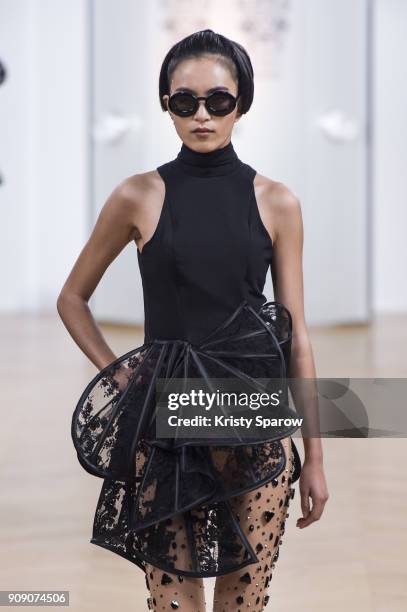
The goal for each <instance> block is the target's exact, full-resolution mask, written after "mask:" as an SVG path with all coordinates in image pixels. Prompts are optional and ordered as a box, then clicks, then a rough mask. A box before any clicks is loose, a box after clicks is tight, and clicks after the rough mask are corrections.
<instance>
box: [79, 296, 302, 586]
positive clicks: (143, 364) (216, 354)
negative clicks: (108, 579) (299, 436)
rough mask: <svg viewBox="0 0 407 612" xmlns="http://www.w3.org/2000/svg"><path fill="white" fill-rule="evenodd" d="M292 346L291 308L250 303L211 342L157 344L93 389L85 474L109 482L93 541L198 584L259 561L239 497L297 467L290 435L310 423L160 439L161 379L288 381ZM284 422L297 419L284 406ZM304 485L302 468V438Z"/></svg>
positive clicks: (86, 421)
mask: <svg viewBox="0 0 407 612" xmlns="http://www.w3.org/2000/svg"><path fill="white" fill-rule="evenodd" d="M291 337H292V322H291V315H290V313H289V311H288V310H287V309H286V308H285V306H283V305H282V304H280V303H278V302H266V303H265V304H263V306H262V307H261V308H260V310H259V311H258V312H256V311H255V310H254V309H253V308H252V307H251V306H250V305H249V304H248V303H247V301H243V302H242V303H241V304H240V305H239V307H238V308H237V309H236V310H235V312H234V313H233V314H232V315H231V316H230V317H229V318H228V319H227V320H226V321H224V323H223V324H222V325H220V326H219V327H217V328H216V329H215V330H214V331H213V332H211V334H209V335H208V336H207V337H206V338H205V339H204V340H203V341H202V342H201V343H200V344H199V345H193V344H191V343H190V342H187V341H185V340H162V339H154V340H152V341H151V342H148V343H145V344H143V345H142V346H140V347H137V348H135V349H133V350H131V351H129V352H128V353H126V354H125V355H122V356H121V357H119V358H117V359H116V360H115V361H114V362H112V363H111V364H109V365H108V366H107V367H106V368H104V369H103V370H101V371H100V372H99V373H98V374H97V376H95V378H94V379H93V380H92V381H91V382H90V383H89V384H88V385H87V387H86V389H85V390H84V392H83V393H82V395H81V397H80V399H79V402H78V404H77V406H76V409H75V411H74V413H73V416H72V428H71V435H72V440H73V443H74V446H75V448H76V451H77V456H78V460H79V462H80V463H81V465H82V467H83V468H84V469H85V470H86V471H87V472H89V473H90V474H92V475H94V476H98V477H100V478H103V485H102V488H101V492H100V496H99V500H98V503H97V507H96V512H95V517H94V522H93V533H92V538H91V540H90V542H91V543H93V544H96V545H98V546H102V547H103V548H106V549H108V550H111V551H113V552H115V553H117V554H119V555H121V556H123V557H124V558H126V559H128V560H129V561H131V562H133V563H135V564H136V565H138V566H139V567H140V568H141V569H143V570H144V569H145V564H146V563H150V564H151V565H154V566H156V567H158V568H161V569H162V570H164V571H168V572H172V573H177V574H180V575H188V576H194V577H207V576H218V575H223V574H226V573H229V572H232V571H235V570H238V569H241V568H242V567H244V566H246V565H248V564H250V563H256V562H258V558H257V556H256V553H255V552H254V550H253V548H252V547H251V546H250V544H249V542H248V540H247V538H246V537H245V535H244V533H243V531H242V529H241V527H240V526H239V522H238V520H237V518H236V516H235V515H234V513H233V512H232V510H231V507H230V504H229V502H228V500H229V499H230V498H231V497H233V496H236V495H240V494H243V493H245V492H249V491H251V490H254V489H256V488H258V487H260V486H262V485H264V484H266V483H268V482H270V481H272V480H273V479H275V478H276V477H277V476H278V475H279V474H281V472H282V471H283V470H284V469H285V467H286V463H287V457H286V454H285V451H284V446H283V444H282V443H281V440H282V439H283V438H286V437H287V436H291V434H293V433H294V431H296V430H297V429H298V427H299V426H298V425H293V424H290V425H284V424H283V425H281V426H280V427H278V428H277V427H273V430H272V432H271V431H267V430H265V433H264V434H263V436H262V437H259V438H254V439H253V438H244V437H242V435H241V434H239V435H237V436H236V438H233V437H228V438H227V439H225V440H222V439H217V440H214V439H204V438H199V437H196V438H189V439H185V438H180V437H177V435H174V437H173V438H157V436H156V421H155V416H156V412H155V411H156V382H157V380H158V379H161V380H162V379H164V380H171V379H181V380H182V379H199V380H201V381H203V382H208V381H210V380H212V379H225V378H234V379H236V380H237V379H241V380H242V381H244V382H245V384H249V386H250V385H251V384H252V385H253V387H254V388H257V389H258V382H257V381H258V380H264V379H271V378H284V377H285V376H286V372H287V371H288V366H289V359H290V350H291ZM278 416H282V417H284V416H290V417H293V416H295V413H293V412H292V411H291V410H290V409H289V408H288V406H283V408H282V409H281V410H280V412H279V414H278ZM291 450H292V453H293V459H294V469H293V472H292V474H291V475H290V477H289V479H290V481H291V483H294V482H295V481H296V480H297V479H298V478H299V476H300V473H301V461H300V457H299V454H298V451H297V448H296V446H295V443H294V441H293V440H292V438H291Z"/></svg>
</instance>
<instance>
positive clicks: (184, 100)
mask: <svg viewBox="0 0 407 612" xmlns="http://www.w3.org/2000/svg"><path fill="white" fill-rule="evenodd" d="M169 107H170V110H171V111H172V112H173V113H175V114H176V115H180V116H181V117H182V116H187V115H191V114H192V113H194V111H195V99H194V97H193V96H191V94H188V93H177V94H174V95H173V96H171V98H170V100H169Z"/></svg>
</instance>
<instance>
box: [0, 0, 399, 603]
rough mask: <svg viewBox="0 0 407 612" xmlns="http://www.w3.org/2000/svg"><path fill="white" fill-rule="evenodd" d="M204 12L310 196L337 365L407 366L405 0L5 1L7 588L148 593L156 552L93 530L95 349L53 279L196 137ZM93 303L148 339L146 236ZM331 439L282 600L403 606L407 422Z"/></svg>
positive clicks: (332, 367)
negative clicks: (164, 74) (76, 419)
mask: <svg viewBox="0 0 407 612" xmlns="http://www.w3.org/2000/svg"><path fill="white" fill-rule="evenodd" d="M207 27H209V28H212V29H214V30H215V31H217V32H220V33H222V34H224V35H226V36H228V37H230V38H232V39H234V40H236V41H238V42H240V43H241V44H243V46H244V47H245V48H246V49H247V51H248V52H249V54H250V56H251V59H252V63H253V67H254V72H255V97H254V103H253V106H252V108H251V110H250V112H249V113H248V114H247V115H246V116H245V117H244V118H243V119H242V120H241V121H240V122H239V123H238V124H237V126H236V128H235V131H234V133H233V137H232V142H233V144H234V147H235V149H236V152H237V153H238V155H239V157H240V158H241V159H242V160H243V161H245V162H247V163H249V164H250V165H251V166H253V167H254V168H255V169H256V170H258V171H259V172H260V173H261V174H264V175H266V176H268V177H270V178H272V179H274V180H278V181H282V182H283V183H285V184H286V185H287V186H288V187H289V188H290V189H291V190H292V191H293V192H294V193H295V194H296V195H297V196H298V198H299V199H300V202H301V206H302V214H303V220H304V289H305V294H304V299H305V315H306V320H307V323H308V325H309V329H310V335H311V341H312V344H313V348H314V353H315V360H316V366H317V373H318V375H319V376H320V377H323V376H337V377H341V376H344V377H348V376H353V377H357V376H361V377H384V376H386V377H406V371H407V362H406V358H405V351H404V348H405V346H406V339H407V284H406V280H405V279H406V267H407V240H406V239H405V235H406V231H407V206H406V204H407V172H406V170H407V165H406V160H407V111H406V109H407V63H406V59H405V58H406V57H407V36H406V33H407V2H406V1H405V0H262V1H261V0H222V2H219V1H215V0H188V1H187V0H144V1H143V0H93V1H92V0H0V206H1V208H0V210H1V229H2V232H1V240H0V265H1V270H2V275H1V276H2V282H1V285H2V287H1V291H0V334H1V353H2V355H1V358H2V362H1V371H2V374H3V376H2V391H3V393H2V395H3V402H2V408H1V411H2V412H1V414H2V428H1V447H0V458H1V473H0V478H1V487H2V501H1V508H0V513H1V514H0V518H1V521H0V530H1V539H2V558H1V564H2V565H1V572H0V589H4V590H5V589H17V588H18V589H20V590H24V589H50V590H55V589H69V590H70V601H71V603H70V605H71V607H72V608H73V609H75V610H80V611H82V610H84V611H87V610H99V611H102V610H105V609H106V610H108V609H110V608H111V606H112V604H117V605H120V607H121V609H122V610H123V611H125V610H142V609H146V604H145V600H146V590H145V584H144V577H143V575H142V573H141V571H140V570H139V569H137V568H136V567H135V566H134V567H133V566H132V565H131V564H130V563H129V562H128V561H126V560H124V559H122V558H120V557H119V556H115V555H113V554H112V553H110V552H108V551H105V550H102V549H100V548H97V547H95V546H91V545H90V544H89V543H88V540H89V538H90V535H91V533H90V532H91V522H92V513H93V511H94V507H95V505H96V496H97V494H98V491H99V489H100V486H101V481H99V479H97V478H92V477H91V476H89V475H88V474H86V473H85V472H84V471H83V470H82V468H81V467H80V466H79V464H78V463H77V462H76V456H75V453H74V451H73V447H72V446H71V440H70V418H71V414H72V412H73V410H74V407H75V404H76V401H77V400H78V399H79V396H80V394H81V392H82V390H83V389H84V387H85V386H86V384H87V383H88V382H89V380H90V379H91V377H93V376H94V375H95V374H96V370H95V368H94V366H93V365H92V364H90V363H89V361H88V360H87V359H86V357H85V356H84V355H83V354H82V353H81V352H80V350H79V349H78V347H77V346H76V345H75V344H74V343H73V341H72V339H71V338H70V337H69V335H68V333H67V331H66V329H65V328H64V327H63V324H62V322H61V321H60V319H59V318H58V316H57V312H56V299H57V297H58V293H59V291H60V290H61V288H62V285H63V283H64V281H65V279H66V277H67V276H68V274H69V272H70V270H71V268H72V266H73V264H74V262H75V260H76V258H77V256H78V255H79V252H80V250H81V249H82V247H83V245H84V244H85V242H86V240H87V238H88V237H89V234H90V232H91V230H92V228H93V225H94V223H95V221H96V218H97V215H98V213H99V211H100V209H101V207H102V206H103V204H104V202H105V200H106V198H107V197H108V195H109V194H110V192H111V191H112V190H113V188H114V187H115V186H116V185H117V184H118V183H119V182H120V181H122V180H123V179H124V178H125V177H126V176H129V175H132V174H135V173H138V172H144V171H147V170H151V169H154V168H155V167H157V166H158V165H160V164H162V163H164V162H166V161H169V160H170V159H173V158H174V157H175V156H176V155H177V153H178V151H179V149H180V147H181V144H182V143H181V142H180V141H179V138H178V136H177V134H176V132H175V130H174V129H173V125H172V122H171V121H170V119H169V116H168V114H167V113H163V112H162V111H161V108H160V106H159V100H158V74H159V70H160V66H161V63H162V61H163V59H164V56H165V54H166V53H167V51H168V49H169V48H170V46H172V44H174V43H175V42H176V41H178V40H179V39H181V38H183V37H184V36H186V35H188V34H190V33H192V32H194V31H196V30H200V29H203V28H207ZM266 295H267V296H268V298H269V299H273V293H272V283H271V277H270V275H269V278H268V281H267V285H266ZM90 306H91V309H92V312H93V314H94V316H95V318H96V319H97V321H98V322H99V323H100V324H101V326H102V330H103V332H104V334H105V336H106V338H107V339H108V341H109V342H110V343H111V346H112V348H113V350H114V351H115V353H116V354H117V355H119V354H122V353H124V352H126V351H127V350H129V349H130V348H133V347H134V346H137V345H138V344H141V343H142V337H143V296H142V287H141V279H140V275H139V270H138V264H137V254H136V245H135V243H134V242H132V243H130V244H129V245H128V246H127V247H126V248H125V249H124V250H123V252H122V253H121V254H120V256H119V257H118V258H117V259H116V260H115V261H114V262H113V263H112V264H111V266H110V267H109V269H108V270H107V272H106V274H105V276H104V277H103V279H102V281H101V282H100V284H99V286H98V288H97V290H96V292H95V294H94V295H93V296H92V298H91V301H90ZM163 307H164V305H163ZM324 446H326V460H325V463H326V471H327V474H328V477H329V478H328V486H329V489H330V493H331V499H330V500H329V502H328V506H329V508H328V507H327V509H326V513H325V515H324V517H323V519H321V521H320V522H319V523H318V524H316V525H313V526H311V527H310V528H308V529H306V530H304V532H300V531H298V530H296V528H295V520H296V518H298V516H300V507H299V496H298V493H297V498H296V500H294V505H293V506H292V508H293V510H291V509H290V513H291V514H295V517H296V518H295V519H294V517H293V518H292V519H291V520H292V523H291V525H290V523H289V522H288V528H287V535H286V536H285V541H286V542H287V544H286V546H285V547H283V550H282V554H280V559H279V564H278V565H277V568H276V577H275V580H274V581H273V586H272V588H271V600H270V604H269V606H268V607H270V609H273V604H274V603H275V609H277V610H281V611H283V610H284V611H285V610H287V611H291V610H292V611H294V610H298V607H299V605H301V609H302V610H303V611H304V612H319V611H320V610H321V611H322V610H324V612H325V610H326V609H327V607H328V606H329V609H330V610H334V611H336V610H338V611H339V610H341V612H342V611H343V609H344V608H345V606H346V608H347V609H349V610H352V611H353V610H355V611H356V610H357V611H358V612H362V611H365V610H366V611H369V612H370V611H374V612H384V611H386V612H388V611H392V612H393V611H394V612H398V611H401V610H404V611H405V610H406V609H407V595H406V592H405V586H404V588H403V584H404V583H405V577H406V573H407V570H406V568H407V563H406V555H405V550H407V546H406V544H407V541H406V540H407V536H406V535H405V532H406V530H405V529H404V523H403V519H402V517H404V518H405V512H406V485H405V484H404V480H403V479H402V478H400V470H402V471H404V462H405V461H404V457H405V442H404V440H403V439H401V440H395V439H393V440H386V439H375V440H374V439H371V440H361V439H359V440H346V439H341V440H339V439H337V440H329V441H328V440H327V441H324ZM403 476H405V473H404V474H403ZM405 480H407V479H405ZM295 503H296V504H297V506H295ZM290 526H291V529H290ZM311 555H312V559H311ZM304 567H306V568H307V573H306V575H305V573H304ZM321 578H322V580H321ZM294 583H295V584H296V587H295V589H293V588H292V586H293V584H294ZM206 586H207V587H208V589H210V588H211V580H209V581H208V582H207V585H206ZM208 593H209V591H208ZM207 601H208V610H211V606H210V603H209V602H210V595H209V594H208V599H207ZM143 606H144V607H143Z"/></svg>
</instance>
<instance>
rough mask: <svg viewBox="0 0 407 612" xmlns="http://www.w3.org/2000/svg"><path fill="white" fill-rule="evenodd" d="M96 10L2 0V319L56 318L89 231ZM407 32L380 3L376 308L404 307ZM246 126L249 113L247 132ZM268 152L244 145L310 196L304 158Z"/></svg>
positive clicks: (403, 6) (398, 6) (392, 7)
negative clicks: (90, 47)
mask: <svg viewBox="0 0 407 612" xmlns="http://www.w3.org/2000/svg"><path fill="white" fill-rule="evenodd" d="M87 5H88V2H87V1H86V0H69V1H65V0H1V4H0V57H1V59H2V61H3V62H4V63H5V65H6V68H7V69H8V73H9V74H8V78H7V80H6V82H5V83H4V84H3V85H2V86H1V87H0V171H1V174H2V176H3V177H4V184H3V185H2V186H0V207H1V208H0V210H1V214H2V219H1V221H2V223H1V228H2V234H1V237H2V239H1V240H0V266H1V278H2V291H1V292H0V311H3V312H5V311H11V312H12V311H18V310H34V311H35V310H41V311H42V310H50V311H54V309H55V299H56V297H57V294H58V292H59V289H60V288H61V283H62V282H63V280H64V278H65V276H66V275H67V274H68V272H69V270H70V268H71V266H72V263H73V261H74V259H75V257H76V256H77V255H78V253H79V251H80V249H81V247H82V246H83V244H84V242H85V240H86V238H87V236H88V233H89V227H90V223H89V216H90V214H91V210H90V202H89V199H88V141H87V130H88V125H87V116H88V103H89V100H88V87H89V76H88V65H87V59H88V58H87V44H88V41H87ZM406 24H407V3H406V2H405V1H404V0H375V32H374V36H375V56H374V58H373V59H374V65H375V66H376V74H375V105H374V106H375V113H374V124H375V147H374V185H373V192H374V194H375V198H374V216H373V220H372V221H373V223H372V227H373V254H374V261H373V289H374V292H373V306H374V309H375V310H376V311H405V310H406V309H407V287H406V283H405V281H404V278H405V269H406V264H407V241H406V240H405V231H406V229H405V228H406V227H407V206H406V201H407V181H406V171H405V167H406V163H405V162H406V159H407V115H406V112H405V109H406V108H407V78H406V77H407V68H406V62H405V61H402V58H403V57H406V56H407V42H406V38H405V29H406ZM261 87H262V85H261V83H259V85H258V89H257V93H258V94H261ZM258 100H259V102H258V104H259V103H260V100H261V96H259V97H258ZM296 119H297V120H299V117H296ZM163 120H164V118H163ZM249 122H250V118H249V117H248V121H247V125H246V126H245V127H244V129H243V132H246V129H247V128H248V127H249ZM297 127H301V124H300V125H299V126H298V124H297ZM240 138H241V139H242V140H243V139H244V133H242V134H241V135H240V137H239V138H238V139H237V140H240ZM276 142H278V135H277V133H275V140H274V143H276ZM267 144H268V143H266V142H260V143H256V146H255V147H254V148H253V150H251V151H250V150H249V149H248V148H247V147H248V144H245V151H248V153H247V154H246V156H247V157H250V158H251V159H252V160H253V163H254V164H255V165H256V164H257V166H258V167H259V171H263V172H266V173H267V171H268V168H267V167H266V166H268V165H269V164H271V163H272V162H274V163H273V164H272V165H273V175H274V176H278V177H279V178H281V179H282V180H285V181H286V182H287V184H289V185H291V186H292V188H293V189H294V190H295V191H297V192H298V193H299V194H300V195H301V193H302V191H303V185H302V184H301V181H300V180H299V177H300V176H301V171H300V168H297V169H295V166H294V165H290V166H288V165H287V164H286V163H285V162H286V160H287V159H289V158H291V159H294V160H295V155H293V151H292V150H289V149H287V150H286V149H283V148H282V147H281V145H282V144H283V143H281V142H280V143H279V146H278V148H277V149H278V150H277V151H276V155H275V159H273V157H272V156H271V155H270V151H269V147H267ZM259 145H260V146H259ZM265 146H266V155H263V154H264V147H265ZM162 153H163V159H164V158H165V159H166V157H165V151H162ZM262 160H264V161H262ZM266 160H267V161H266ZM160 161H162V160H160ZM150 165H151V164H150ZM147 166H148V167H149V165H148V164H147ZM288 167H289V168H290V172H289V174H287V168H288ZM295 177H297V178H295Z"/></svg>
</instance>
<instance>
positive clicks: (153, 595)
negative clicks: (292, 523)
mask: <svg viewBox="0 0 407 612" xmlns="http://www.w3.org/2000/svg"><path fill="white" fill-rule="evenodd" d="M282 443H283V445H284V449H285V453H286V457H287V465H286V467H285V469H284V470H283V472H282V473H281V474H280V475H279V476H278V477H277V478H275V479H274V480H272V481H271V482H269V483H268V484H266V485H263V486H262V487H259V488H258V489H255V490H254V491H250V492H249V493H244V494H243V495H239V496H236V497H233V498H231V499H230V500H229V501H230V504H231V507H232V509H233V510H234V512H235V513H236V515H237V517H238V520H239V523H240V525H241V527H242V529H243V531H244V534H245V535H246V537H247V539H248V541H249V542H250V545H251V546H252V547H253V549H254V550H255V552H256V554H257V556H258V559H259V562H258V563H252V564H249V565H247V566H246V567H244V568H242V569H241V570H238V571H235V572H231V573H229V574H225V575H224V576H218V577H217V578H216V582H215V591H214V599H213V606H212V607H211V608H210V610H211V611H212V612H245V611H246V610H248V611H250V612H261V611H262V610H264V609H265V607H266V606H267V603H268V601H269V600H270V599H271V598H270V595H269V594H268V591H269V586H270V581H271V578H272V575H273V570H274V568H275V563H276V561H277V559H278V554H279V546H280V544H281V542H282V539H281V537H282V535H283V533H284V529H285V520H286V518H287V517H288V516H289V515H288V507H289V503H290V499H292V498H293V497H294V491H295V489H294V487H293V486H291V476H292V473H293V469H294V461H293V455H292V451H291V445H290V438H285V439H284V440H282ZM146 584H147V587H148V589H149V591H150V594H149V597H148V598H147V605H148V609H150V610H154V611H155V612H161V611H164V610H165V611H167V610H180V611H182V612H209V610H207V609H206V602H205V591H204V582H203V579H202V578H190V577H189V576H181V575H177V574H170V573H169V572H163V571H162V570H160V569H158V568H156V567H154V566H152V565H149V564H146Z"/></svg>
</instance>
